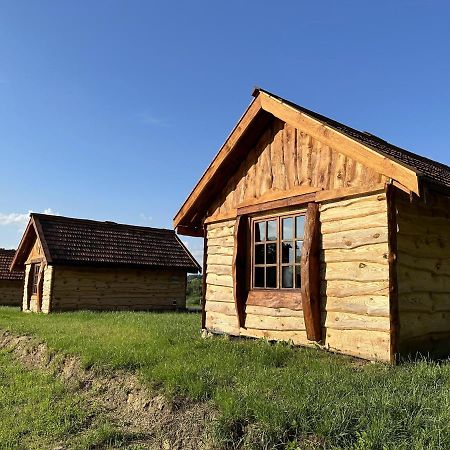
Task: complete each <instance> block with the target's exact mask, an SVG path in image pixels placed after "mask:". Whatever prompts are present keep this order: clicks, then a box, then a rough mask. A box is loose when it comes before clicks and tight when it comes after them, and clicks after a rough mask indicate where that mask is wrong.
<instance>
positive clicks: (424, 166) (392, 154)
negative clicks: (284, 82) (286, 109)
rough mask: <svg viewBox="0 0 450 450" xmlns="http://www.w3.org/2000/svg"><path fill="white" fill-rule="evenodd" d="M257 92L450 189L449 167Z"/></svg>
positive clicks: (283, 100) (280, 98) (290, 103)
mask: <svg viewBox="0 0 450 450" xmlns="http://www.w3.org/2000/svg"><path fill="white" fill-rule="evenodd" d="M258 90H260V91H262V92H266V93H267V94H269V95H270V96H272V97H275V98H277V99H278V100H280V101H282V102H283V103H286V104H287V105H289V106H292V107H293V108H295V109H298V110H299V111H301V112H303V113H304V114H306V115H307V116H310V117H312V118H314V119H316V120H318V121H320V122H322V123H324V124H325V125H327V126H329V127H330V128H334V129H335V130H337V131H339V132H341V133H342V134H345V135H346V136H348V137H349V138H351V139H354V140H355V141H358V142H359V143H361V144H363V145H365V146H367V147H370V148H371V149H372V150H375V151H377V152H378V153H382V154H383V155H385V156H387V157H388V158H390V159H393V160H395V161H397V162H398V163H400V164H402V165H404V166H407V167H409V168H410V169H412V170H413V171H414V172H416V173H417V174H418V175H419V176H424V177H426V178H429V179H430V180H432V181H434V182H437V183H439V184H442V185H444V186H446V187H450V167H449V166H447V165H445V164H441V163H439V162H437V161H433V160H432V159H429V158H425V157H424V156H420V155H417V154H415V153H412V152H410V151H409V150H405V149H403V148H400V147H397V146H395V145H392V144H390V143H389V142H387V141H385V140H383V139H381V138H379V137H378V136H375V135H373V134H371V133H367V132H365V131H359V130H355V129H354V128H351V127H349V126H347V125H344V124H342V123H340V122H337V121H336V120H333V119H330V118H328V117H326V116H323V115H322V114H318V113H316V112H314V111H311V110H309V109H306V108H303V106H299V105H297V104H295V103H292V102H290V101H289V100H285V99H284V98H282V97H279V96H277V95H275V94H272V93H270V92H268V91H265V90H263V89H258Z"/></svg>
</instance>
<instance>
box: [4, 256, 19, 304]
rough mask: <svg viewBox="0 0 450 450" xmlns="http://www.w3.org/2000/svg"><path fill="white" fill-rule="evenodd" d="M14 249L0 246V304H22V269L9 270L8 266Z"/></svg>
mask: <svg viewBox="0 0 450 450" xmlns="http://www.w3.org/2000/svg"><path fill="white" fill-rule="evenodd" d="M15 253H16V251H15V250H7V249H4V248H0V305H6V306H20V305H21V304H22V291H23V270H22V271H20V270H19V271H17V272H10V270H9V267H10V265H11V262H12V260H13V258H14V255H15Z"/></svg>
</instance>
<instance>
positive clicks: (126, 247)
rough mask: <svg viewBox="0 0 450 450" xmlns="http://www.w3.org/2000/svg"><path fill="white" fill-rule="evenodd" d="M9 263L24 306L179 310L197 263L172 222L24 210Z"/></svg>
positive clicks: (33, 308) (29, 308)
mask: <svg viewBox="0 0 450 450" xmlns="http://www.w3.org/2000/svg"><path fill="white" fill-rule="evenodd" d="M10 269H11V271H12V272H14V271H15V270H19V271H24V272H25V279H24V284H23V292H22V302H23V303H22V309H23V311H34V312H44V313H49V312H51V311H69V310H77V309H87V310H175V309H176V310H178V309H184V308H185V306H186V278H187V273H198V272H199V270H201V268H200V266H199V264H198V263H197V261H196V260H195V258H194V257H193V256H192V255H191V254H190V252H189V251H188V249H187V248H186V247H185V246H184V245H183V243H182V242H181V241H180V239H179V238H178V236H177V235H176V234H175V232H174V231H173V230H165V229H159V228H149V227H140V226H132V225H123V224H118V223H115V222H98V221H94V220H85V219H74V218H68V217H61V216H52V215H46V214H34V213H32V214H31V215H30V220H29V223H28V226H27V228H26V230H25V232H24V235H23V237H22V240H21V242H20V245H19V248H18V249H17V251H16V253H15V255H14V258H13V260H12V262H11V268H10Z"/></svg>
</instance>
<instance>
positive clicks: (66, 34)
mask: <svg viewBox="0 0 450 450" xmlns="http://www.w3.org/2000/svg"><path fill="white" fill-rule="evenodd" d="M449 23H450V6H449V4H448V2H444V1H425V0H423V1H414V0H408V1H406V0H403V1H402V0H399V1H376V2H369V1H361V0H355V1H346V0H340V1H337V0H336V1H334V0H333V1H331V0H330V1H322V2H312V1H299V0H297V1H279V2H273V1H270V2H269V1H242V0H241V1H235V0H227V1H222V2H219V1H195V0H191V1H189V2H187V1H186V2H181V1H180V2H174V1H167V2H162V1H159V2H156V1H134V0H130V1H125V0H122V1H114V0H108V1H100V0H96V1H56V0H54V1H42V0H41V1H39V2H31V1H22V0H10V1H1V2H0V167H1V172H0V247H1V246H6V247H13V246H15V245H17V242H18V240H19V238H20V230H21V229H22V228H23V223H24V217H26V215H27V214H28V211H30V210H33V211H44V210H51V211H53V212H56V213H59V214H62V215H67V216H75V217H86V218H93V219H100V220H115V221H119V222H125V223H132V224H141V225H150V226H157V227H171V220H172V217H173V216H174V215H175V213H176V211H177V210H178V208H179V206H180V205H181V203H182V201H183V200H184V199H185V197H186V196H187V195H188V194H189V192H190V190H191V188H192V187H193V186H194V184H195V183H196V182H197V180H198V178H199V177H200V175H201V174H202V173H203V171H204V169H205V168H206V166H207V165H208V164H209V162H210V161H211V159H212V158H213V156H214V155H215V153H216V152H217V150H218V148H219V147H220V145H221V144H222V143H223V141H224V139H225V138H226V136H227V134H228V133H229V131H230V130H231V128H232V127H233V126H234V124H235V122H236V121H237V119H238V118H239V116H240V115H241V113H242V112H243V110H244V108H245V107H246V106H247V105H248V103H249V102H250V100H251V97H250V93H251V91H252V87H253V86H254V85H259V86H261V87H263V88H265V89H268V90H271V91H273V92H275V93H277V94H279V95H282V96H284V97H287V98H288V99H290V100H292V101H295V102H297V103H299V104H301V105H303V106H305V107H308V108H311V109H313V110H316V111H318V112H321V113H322V114H325V115H328V116H330V117H332V118H335V119H337V120H340V121H342V122H344V123H348V124H349V125H352V126H354V127H356V128H360V129H363V130H367V131H370V132H372V133H375V134H378V135H380V136H381V137H383V138H385V139H387V140H389V141H391V142H393V143H395V144H397V145H400V146H404V147H406V148H409V149H411V150H413V151H416V152H419V153H421V154H424V155H426V156H429V157H431V158H434V159H437V160H440V161H441V162H445V163H450V154H449V147H450V127H449V119H450V89H449V79H450V78H449V73H450V57H449V56H450V55H449V53H450V49H449V44H450V26H449ZM190 245H191V248H192V249H193V250H194V252H195V253H196V255H197V256H199V254H200V252H199V249H200V248H201V243H199V242H196V241H191V242H190Z"/></svg>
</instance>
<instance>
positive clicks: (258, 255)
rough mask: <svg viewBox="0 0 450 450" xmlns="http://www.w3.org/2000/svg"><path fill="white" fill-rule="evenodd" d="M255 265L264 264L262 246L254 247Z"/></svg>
mask: <svg viewBox="0 0 450 450" xmlns="http://www.w3.org/2000/svg"><path fill="white" fill-rule="evenodd" d="M255 264H264V244H258V245H255Z"/></svg>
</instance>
